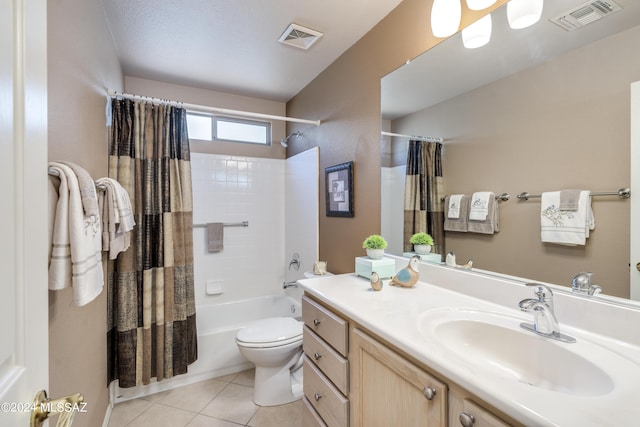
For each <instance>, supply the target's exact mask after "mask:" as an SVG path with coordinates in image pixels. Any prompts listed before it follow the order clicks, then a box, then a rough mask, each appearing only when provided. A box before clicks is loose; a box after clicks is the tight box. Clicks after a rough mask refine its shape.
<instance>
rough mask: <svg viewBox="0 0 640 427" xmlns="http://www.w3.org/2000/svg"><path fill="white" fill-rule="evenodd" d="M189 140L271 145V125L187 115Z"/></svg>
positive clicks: (219, 117)
mask: <svg viewBox="0 0 640 427" xmlns="http://www.w3.org/2000/svg"><path fill="white" fill-rule="evenodd" d="M187 127H188V129H189V138H192V139H202V140H205V141H227V142H247V143H250V144H262V145H271V123H270V122H262V121H257V120H245V119H238V118H234V117H224V116H216V115H212V114H204V113H194V112H188V113H187Z"/></svg>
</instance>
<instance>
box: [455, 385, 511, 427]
mask: <svg viewBox="0 0 640 427" xmlns="http://www.w3.org/2000/svg"><path fill="white" fill-rule="evenodd" d="M449 418H450V420H449V427H459V426H462V427H508V426H510V424H507V423H505V422H504V421H502V420H501V419H500V418H498V417H496V416H495V415H493V414H492V413H491V412H489V411H488V410H486V409H485V408H483V407H482V406H479V405H477V404H476V403H474V402H473V401H471V400H469V399H463V398H462V397H460V396H458V395H457V394H455V393H451V394H450V395H449Z"/></svg>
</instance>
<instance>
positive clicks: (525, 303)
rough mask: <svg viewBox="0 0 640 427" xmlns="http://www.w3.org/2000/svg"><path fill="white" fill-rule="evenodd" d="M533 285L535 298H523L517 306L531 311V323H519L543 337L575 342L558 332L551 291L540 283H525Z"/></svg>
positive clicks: (558, 327) (558, 326)
mask: <svg viewBox="0 0 640 427" xmlns="http://www.w3.org/2000/svg"><path fill="white" fill-rule="evenodd" d="M526 285H527V286H533V287H534V293H535V295H536V298H525V299H523V300H522V301H520V303H519V304H518V306H519V307H520V310H522V311H527V312H530V311H532V312H533V324H531V323H521V324H520V326H521V327H522V328H524V329H526V330H529V331H532V332H535V333H536V334H538V335H542V336H544V337H548V338H553V339H556V340H560V341H563V342H567V343H572V342H576V340H575V338H573V337H570V336H568V335H565V334H563V333H561V332H560V325H559V324H558V320H557V319H556V315H555V313H554V310H553V292H552V291H551V288H549V287H548V286H547V285H543V284H541V283H527V284H526Z"/></svg>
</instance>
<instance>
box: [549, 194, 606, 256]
mask: <svg viewBox="0 0 640 427" xmlns="http://www.w3.org/2000/svg"><path fill="white" fill-rule="evenodd" d="M559 206H560V191H551V192H546V193H542V196H541V202H540V237H541V240H542V242H546V243H557V244H560V245H568V246H576V245H585V244H586V239H587V238H588V237H589V232H590V230H593V229H595V219H594V217H593V210H592V209H591V194H590V193H589V192H588V191H581V192H580V196H579V198H578V209H577V210H576V211H562V210H560V209H559Z"/></svg>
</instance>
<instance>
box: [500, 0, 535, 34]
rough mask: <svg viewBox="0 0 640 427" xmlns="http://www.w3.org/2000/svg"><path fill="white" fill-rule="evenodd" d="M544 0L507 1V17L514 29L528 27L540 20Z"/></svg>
mask: <svg viewBox="0 0 640 427" xmlns="http://www.w3.org/2000/svg"><path fill="white" fill-rule="evenodd" d="M542 5H543V0H511V1H510V2H509V3H507V19H508V20H509V26H510V27H511V28H513V29H514V30H519V29H521V28H527V27H529V26H531V25H533V24H535V23H536V22H538V21H539V20H540V16H542Z"/></svg>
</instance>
